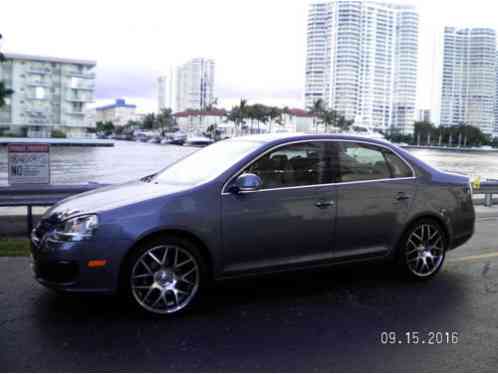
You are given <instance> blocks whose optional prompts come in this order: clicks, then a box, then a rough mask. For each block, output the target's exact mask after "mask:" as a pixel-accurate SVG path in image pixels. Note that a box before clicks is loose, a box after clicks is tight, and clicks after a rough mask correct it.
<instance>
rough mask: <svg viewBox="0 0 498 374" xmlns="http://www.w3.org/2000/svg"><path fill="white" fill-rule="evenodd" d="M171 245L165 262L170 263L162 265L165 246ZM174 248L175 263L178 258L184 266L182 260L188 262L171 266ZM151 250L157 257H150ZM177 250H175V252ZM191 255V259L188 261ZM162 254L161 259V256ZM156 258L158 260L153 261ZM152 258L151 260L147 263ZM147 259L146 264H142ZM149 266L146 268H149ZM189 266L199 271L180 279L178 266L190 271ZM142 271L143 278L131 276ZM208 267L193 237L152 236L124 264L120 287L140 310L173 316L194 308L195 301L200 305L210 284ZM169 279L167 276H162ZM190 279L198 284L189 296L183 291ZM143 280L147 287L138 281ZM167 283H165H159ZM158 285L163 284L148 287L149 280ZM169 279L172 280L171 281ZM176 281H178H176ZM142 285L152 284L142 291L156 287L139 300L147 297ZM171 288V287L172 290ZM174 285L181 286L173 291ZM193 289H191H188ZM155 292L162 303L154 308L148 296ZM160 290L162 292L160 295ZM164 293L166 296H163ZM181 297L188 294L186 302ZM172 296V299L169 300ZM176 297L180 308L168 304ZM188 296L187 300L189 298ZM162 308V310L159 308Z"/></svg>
mask: <svg viewBox="0 0 498 374" xmlns="http://www.w3.org/2000/svg"><path fill="white" fill-rule="evenodd" d="M165 248H169V249H168V250H167V251H166V260H165V263H166V264H168V265H167V266H166V265H164V264H163V265H160V264H159V263H158V262H157V260H159V261H162V257H161V256H164V252H162V251H163V249H165ZM173 248H176V251H177V257H176V259H175V260H174V261H175V263H176V261H177V260H178V259H180V260H178V264H179V265H181V261H182V260H183V262H185V265H183V266H180V267H178V268H176V266H175V265H172V262H173V260H172V256H174V254H170V253H169V252H170V251H172V249H173ZM151 251H152V254H153V255H154V256H155V257H156V259H154V258H153V257H151V255H150V252H151ZM173 253H174V252H173ZM188 256H190V259H191V262H190V263H189V262H186V261H187V260H188V259H189V257H188ZM160 257H161V258H160ZM154 260H155V261H154ZM148 261H149V262H148ZM143 262H145V265H144V264H143ZM146 266H147V268H146ZM188 266H192V267H193V268H196V269H197V270H196V271H194V272H193V273H191V274H189V275H188V278H185V280H183V279H181V278H182V277H180V276H178V274H176V273H177V269H182V271H183V269H184V268H186V269H185V271H186V272H189V271H190V270H189V268H188ZM140 270H142V271H143V274H141V275H140V274H139V275H138V277H140V276H143V278H137V279H135V278H133V279H132V277H137V272H140ZM166 273H167V276H165V277H163V275H164V274H166ZM148 274H153V275H148ZM208 274H209V272H208V266H207V265H206V262H205V260H204V258H203V256H202V254H201V251H200V250H199V248H198V246H197V245H196V244H195V243H193V242H192V241H191V240H189V239H186V238H182V237H177V236H169V235H168V236H161V237H155V238H153V239H150V240H147V241H145V242H143V243H141V244H140V245H138V246H137V247H136V248H135V249H134V250H133V252H132V254H131V255H130V257H129V258H128V260H127V261H126V264H125V265H124V271H123V276H122V277H121V290H122V293H123V294H124V295H125V297H126V299H127V300H128V301H129V302H131V303H132V304H133V305H134V306H135V307H136V308H137V309H139V310H140V311H143V312H147V313H152V314H154V315H156V316H161V315H164V316H172V315H179V314H182V313H184V312H185V311H187V310H189V309H191V308H192V307H193V306H194V305H195V304H197V303H198V302H199V300H200V298H201V295H202V294H203V291H204V289H205V288H206V287H207V285H208V283H209V276H208ZM194 275H195V277H194ZM163 278H167V279H163ZM187 280H188V282H189V283H190V282H192V283H195V284H196V285H197V286H190V287H192V288H191V291H192V295H191V296H189V297H186V296H185V295H184V294H183V291H189V289H188V288H184V287H187ZM138 281H140V282H142V281H143V282H144V286H142V285H141V283H138V284H137V282H138ZM163 281H164V282H165V283H164V284H162V283H160V282H163ZM151 282H152V284H154V285H157V286H158V287H162V288H161V289H159V288H154V287H155V286H154V287H153V286H150V287H149V283H151ZM168 282H169V283H168ZM173 283H175V284H173ZM139 287H141V288H145V287H149V288H148V289H144V290H143V293H145V294H146V293H147V292H149V290H150V288H154V289H153V290H152V291H151V292H150V294H151V295H150V296H147V297H145V299H143V300H142V301H140V299H141V297H143V296H145V295H143V293H142V290H140V289H138V288H139ZM169 287H172V288H171V289H169ZM178 287H180V288H182V294H181V295H180V294H179V292H180V289H179V288H178ZM173 288H175V289H176V288H178V290H177V291H175V292H173ZM189 292H190V291H189ZM152 293H154V294H155V295H154V297H155V298H160V299H161V300H160V301H159V304H157V307H152V303H149V298H150V297H152V296H153V295H152ZM159 293H160V294H161V295H159ZM163 295H165V296H163ZM182 297H185V299H184V301H186V302H185V303H183V302H182V301H181V300H182ZM168 299H169V300H168ZM175 299H176V304H177V306H178V308H175V307H171V308H170V307H168V303H169V302H170V301H171V302H174V301H175ZM187 299H188V300H187ZM161 307H162V308H163V310H162V311H160V310H158V309H161Z"/></svg>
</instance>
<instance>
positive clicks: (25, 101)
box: [0, 54, 96, 137]
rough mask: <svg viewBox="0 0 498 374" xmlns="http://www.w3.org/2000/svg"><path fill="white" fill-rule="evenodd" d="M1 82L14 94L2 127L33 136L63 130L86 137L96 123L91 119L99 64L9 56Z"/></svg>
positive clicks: (1, 115)
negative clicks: (96, 69) (96, 67)
mask: <svg viewBox="0 0 498 374" xmlns="http://www.w3.org/2000/svg"><path fill="white" fill-rule="evenodd" d="M5 58H6V61H5V62H3V63H2V64H0V80H1V81H4V82H5V84H6V86H7V87H8V88H11V89H12V90H13V91H14V94H13V95H12V96H11V97H10V98H8V100H7V105H6V106H4V107H3V108H1V109H0V127H3V128H8V129H9V131H10V132H12V133H14V134H18V135H27V136H30V137H48V136H50V133H51V131H52V130H54V129H57V130H62V131H64V132H65V133H66V135H67V136H68V137H80V136H85V135H86V133H87V129H88V127H89V126H90V127H95V123H93V124H92V123H91V122H90V121H88V120H87V118H86V116H87V114H88V111H87V108H88V104H90V103H92V102H93V101H94V90H95V71H94V70H95V66H96V62H95V61H86V60H74V59H65V58H56V57H42V56H30V55H21V54H6V55H5Z"/></svg>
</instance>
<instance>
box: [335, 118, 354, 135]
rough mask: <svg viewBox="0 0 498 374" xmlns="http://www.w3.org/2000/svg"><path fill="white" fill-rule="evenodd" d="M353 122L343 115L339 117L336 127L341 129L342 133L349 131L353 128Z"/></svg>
mask: <svg viewBox="0 0 498 374" xmlns="http://www.w3.org/2000/svg"><path fill="white" fill-rule="evenodd" d="M353 123H354V121H353V120H347V119H346V117H344V116H343V115H339V118H338V119H337V122H336V126H337V127H338V128H340V129H341V131H349V130H350V129H351V126H353Z"/></svg>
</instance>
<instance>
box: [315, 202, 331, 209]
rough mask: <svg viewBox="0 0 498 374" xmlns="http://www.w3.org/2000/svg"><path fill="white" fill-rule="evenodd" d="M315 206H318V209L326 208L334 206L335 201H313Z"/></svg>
mask: <svg viewBox="0 0 498 374" xmlns="http://www.w3.org/2000/svg"><path fill="white" fill-rule="evenodd" d="M315 206H316V207H317V208H320V209H327V208H331V207H333V206H335V202H334V201H319V202H317V203H315Z"/></svg>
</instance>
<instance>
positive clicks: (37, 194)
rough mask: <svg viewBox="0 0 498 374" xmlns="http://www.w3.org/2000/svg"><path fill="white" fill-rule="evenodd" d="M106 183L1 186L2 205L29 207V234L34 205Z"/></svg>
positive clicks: (93, 188) (54, 202) (51, 203)
mask: <svg viewBox="0 0 498 374" xmlns="http://www.w3.org/2000/svg"><path fill="white" fill-rule="evenodd" d="M105 186H107V185H106V184H99V183H87V184H79V185H43V186H40V185H32V186H30V185H27V186H8V187H0V207H19V206H25V207H27V224H28V225H27V226H28V235H29V234H30V233H31V230H32V229H33V207H35V206H50V205H54V204H56V203H57V202H58V201H60V200H63V199H65V198H66V197H69V196H72V195H76V194H79V193H83V192H88V191H92V190H95V189H97V188H101V187H105Z"/></svg>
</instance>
